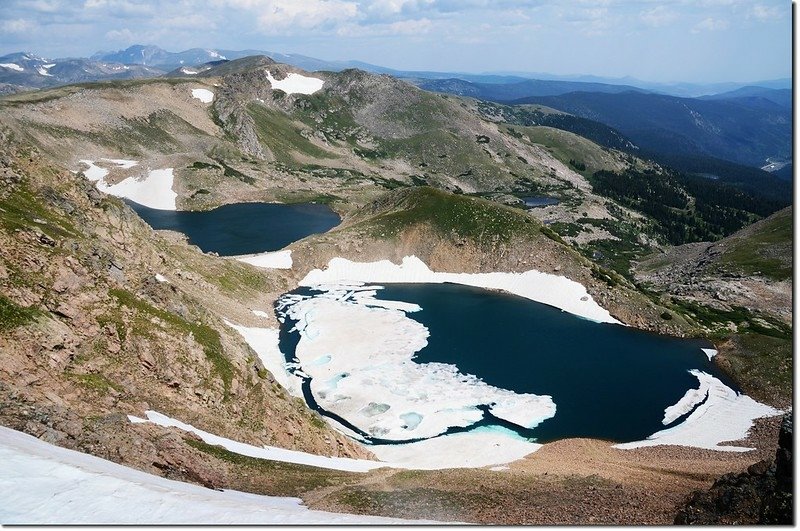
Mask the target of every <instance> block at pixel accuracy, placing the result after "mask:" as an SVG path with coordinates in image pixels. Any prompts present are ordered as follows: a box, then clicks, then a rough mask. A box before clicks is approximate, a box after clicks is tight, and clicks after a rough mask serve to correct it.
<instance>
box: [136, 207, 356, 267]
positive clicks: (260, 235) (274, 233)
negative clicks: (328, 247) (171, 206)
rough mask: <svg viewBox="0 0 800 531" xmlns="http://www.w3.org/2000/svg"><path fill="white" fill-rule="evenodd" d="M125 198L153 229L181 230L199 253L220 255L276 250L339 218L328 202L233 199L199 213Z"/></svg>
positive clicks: (324, 228) (327, 226) (332, 225)
mask: <svg viewBox="0 0 800 531" xmlns="http://www.w3.org/2000/svg"><path fill="white" fill-rule="evenodd" d="M126 202H127V203H128V205H130V207H131V208H133V209H134V210H135V211H136V213H137V214H139V216H140V217H141V218H142V219H143V220H145V221H146V222H147V224H148V225H150V226H151V227H153V228H154V229H157V230H163V229H167V230H174V231H178V232H181V233H183V234H185V235H186V236H187V237H188V238H189V242H190V243H192V244H194V245H197V246H198V247H200V249H202V250H203V251H204V252H212V251H213V252H216V253H218V254H219V255H221V256H236V255H240V254H255V253H261V252H265V251H276V250H278V249H282V248H283V247H286V246H287V245H289V244H290V243H292V242H295V241H297V240H300V239H302V238H305V237H306V236H309V235H311V234H318V233H322V232H327V231H328V230H330V229H332V228H333V227H335V226H336V225H338V224H339V223H340V222H341V218H339V215H338V214H336V213H335V212H334V211H333V210H331V209H330V207H328V206H327V205H320V204H316V203H303V204H293V205H284V204H276V203H237V204H233V205H224V206H221V207H219V208H215V209H214V210H208V211H202V212H201V211H173V210H155V209H152V208H147V207H145V206H142V205H139V204H137V203H134V202H132V201H126Z"/></svg>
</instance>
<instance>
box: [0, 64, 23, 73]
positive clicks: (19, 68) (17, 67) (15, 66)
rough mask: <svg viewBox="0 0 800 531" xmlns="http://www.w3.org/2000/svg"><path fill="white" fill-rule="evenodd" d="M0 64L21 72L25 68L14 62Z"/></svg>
mask: <svg viewBox="0 0 800 531" xmlns="http://www.w3.org/2000/svg"><path fill="white" fill-rule="evenodd" d="M0 66H2V67H3V68H9V69H11V70H16V71H17V72H23V71H24V70H25V69H24V68H22V67H21V66H19V65H18V64H15V63H0Z"/></svg>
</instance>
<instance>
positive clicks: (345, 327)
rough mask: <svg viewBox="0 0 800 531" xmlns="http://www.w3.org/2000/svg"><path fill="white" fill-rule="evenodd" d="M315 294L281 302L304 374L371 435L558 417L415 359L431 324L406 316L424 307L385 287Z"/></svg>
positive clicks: (329, 404) (529, 399)
mask: <svg viewBox="0 0 800 531" xmlns="http://www.w3.org/2000/svg"><path fill="white" fill-rule="evenodd" d="M311 274H313V272H312V273H311ZM311 274H310V275H309V276H311ZM306 279H308V277H306ZM315 289H316V290H320V291H322V293H321V294H318V295H314V296H302V295H286V296H284V297H283V298H282V299H280V301H279V304H278V311H279V312H280V313H281V314H283V315H286V316H287V317H289V318H290V319H292V320H294V321H296V322H297V324H296V325H295V327H296V330H297V331H298V332H299V334H300V341H299V342H298V344H297V347H296V349H295V357H296V359H297V360H298V363H299V368H300V370H301V371H302V374H301V375H307V376H309V377H310V378H311V393H312V394H313V396H314V399H315V400H316V401H317V403H318V404H319V405H320V406H321V407H322V408H323V409H325V410H327V411H330V412H332V413H335V414H336V415H339V416H340V417H342V418H343V419H346V420H347V421H348V422H349V423H351V424H352V425H353V426H355V427H356V428H358V429H359V430H361V431H362V432H363V433H365V434H368V435H369V436H370V437H374V438H376V439H383V440H392V441H398V442H403V441H407V442H412V441H413V440H418V439H427V438H430V437H435V436H438V435H442V434H444V433H445V432H447V431H448V430H449V429H450V428H455V427H460V428H463V427H468V426H471V425H473V424H475V423H477V422H478V421H480V420H481V419H483V418H484V411H483V410H484V409H488V411H489V412H490V413H491V414H492V415H494V416H495V417H499V418H502V419H504V420H507V421H509V422H512V423H514V424H517V425H518V426H521V427H524V428H533V427H535V426H537V425H538V424H540V423H541V422H542V421H544V420H546V419H549V418H551V417H553V416H554V415H555V413H556V406H555V404H554V403H553V401H552V399H551V398H550V397H549V396H544V395H542V396H540V395H534V394H518V393H515V392H513V391H509V390H506V389H500V388H497V387H494V386H491V385H488V384H486V383H485V382H483V381H482V380H480V379H479V378H477V377H475V376H473V375H470V374H463V373H461V372H459V370H458V367H456V366H455V365H451V364H447V363H424V364H420V363H416V362H414V361H413V358H414V355H415V353H416V352H417V351H419V350H421V349H422V348H423V347H425V346H426V345H427V337H428V329H427V328H426V327H425V326H423V325H422V324H421V323H419V322H417V321H415V320H413V319H410V318H409V317H407V316H406V313H405V312H413V311H417V310H419V307H418V306H417V305H414V304H408V303H403V302H398V301H381V300H378V299H376V298H375V297H374V296H375V294H376V290H378V289H381V287H380V286H355V285H350V286H345V285H342V284H340V285H335V286H321V285H318V286H315ZM365 331H368V332H367V333H365ZM456 446H457V445H456ZM454 447H455V446H454ZM380 451H383V450H379V452H380ZM530 451H532V450H530V449H529V452H528V453H530ZM505 462H507V461H505ZM493 464H497V463H493Z"/></svg>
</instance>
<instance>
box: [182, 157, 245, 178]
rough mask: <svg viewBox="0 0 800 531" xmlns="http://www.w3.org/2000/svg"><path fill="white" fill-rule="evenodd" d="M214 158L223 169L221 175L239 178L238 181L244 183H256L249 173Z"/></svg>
mask: <svg viewBox="0 0 800 531" xmlns="http://www.w3.org/2000/svg"><path fill="white" fill-rule="evenodd" d="M214 160H216V161H217V162H218V163H219V165H220V166H222V169H224V170H225V171H224V172H223V175H224V176H225V177H233V178H234V179H239V180H240V181H242V182H243V183H246V184H255V183H256V180H255V179H253V178H252V177H250V176H249V175H245V174H244V173H242V172H240V171H239V170H237V169H235V168H231V167H230V166H228V165H227V164H226V163H225V161H223V160H222V159H214ZM195 164H197V163H195Z"/></svg>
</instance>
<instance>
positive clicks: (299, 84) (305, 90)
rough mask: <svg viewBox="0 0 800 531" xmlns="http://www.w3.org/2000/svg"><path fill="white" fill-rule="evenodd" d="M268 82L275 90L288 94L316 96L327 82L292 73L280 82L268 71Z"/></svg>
mask: <svg viewBox="0 0 800 531" xmlns="http://www.w3.org/2000/svg"><path fill="white" fill-rule="evenodd" d="M267 80H268V81H269V84H270V85H271V86H272V88H273V89H278V90H282V91H284V92H285V93H286V94H314V93H315V92H316V91H318V90H319V89H321V88H322V85H324V84H325V82H324V81H323V80H321V79H319V78H316V77H308V76H303V75H300V74H295V73H294V72H290V73H289V74H287V76H286V77H285V78H284V79H281V80H280V81H278V80H277V79H275V78H274V77H272V73H270V71H269V70H267Z"/></svg>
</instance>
